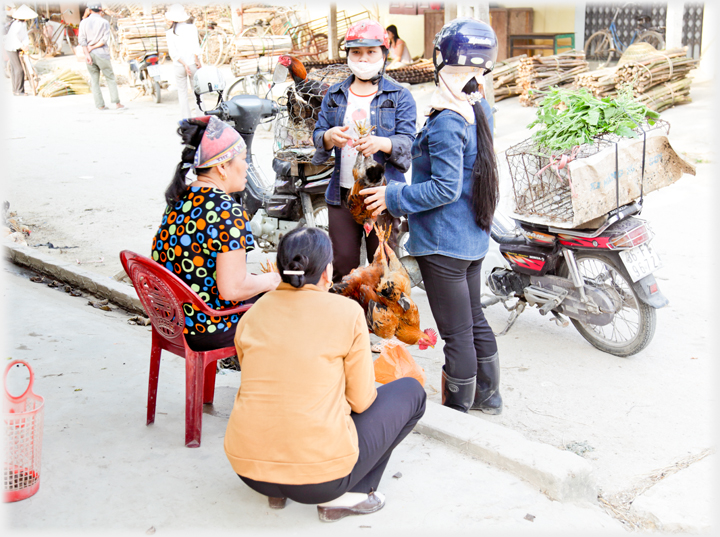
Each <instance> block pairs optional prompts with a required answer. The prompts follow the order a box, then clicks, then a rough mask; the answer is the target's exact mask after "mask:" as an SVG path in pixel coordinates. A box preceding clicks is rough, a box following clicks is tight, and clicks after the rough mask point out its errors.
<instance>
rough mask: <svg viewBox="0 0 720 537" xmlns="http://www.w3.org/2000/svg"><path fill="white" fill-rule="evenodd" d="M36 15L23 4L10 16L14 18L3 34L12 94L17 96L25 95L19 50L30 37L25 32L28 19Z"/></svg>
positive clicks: (28, 42) (25, 47) (25, 46)
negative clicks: (8, 62)
mask: <svg viewBox="0 0 720 537" xmlns="http://www.w3.org/2000/svg"><path fill="white" fill-rule="evenodd" d="M37 16H38V14H37V13H35V11H33V10H32V9H30V8H29V7H27V6H26V5H25V4H23V5H22V6H20V7H19V8H17V9H16V10H15V11H14V12H13V14H12V17H13V19H15V20H14V21H13V22H12V24H11V25H10V28H8V31H7V34H6V35H5V42H4V46H5V52H7V55H8V59H9V60H10V72H11V78H12V87H13V95H17V96H18V97H22V96H26V95H27V93H25V72H24V71H23V68H22V63H20V61H21V60H20V51H21V50H23V49H27V47H28V45H29V44H30V39H29V38H28V33H27V23H26V22H25V21H26V20H28V19H34V18H36V17H37Z"/></svg>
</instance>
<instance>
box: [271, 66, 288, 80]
mask: <svg viewBox="0 0 720 537" xmlns="http://www.w3.org/2000/svg"><path fill="white" fill-rule="evenodd" d="M287 77H288V68H287V67H285V66H284V65H283V64H281V63H278V64H277V65H276V66H275V70H274V71H273V77H272V81H273V84H280V83H281V82H285V81H286V80H287Z"/></svg>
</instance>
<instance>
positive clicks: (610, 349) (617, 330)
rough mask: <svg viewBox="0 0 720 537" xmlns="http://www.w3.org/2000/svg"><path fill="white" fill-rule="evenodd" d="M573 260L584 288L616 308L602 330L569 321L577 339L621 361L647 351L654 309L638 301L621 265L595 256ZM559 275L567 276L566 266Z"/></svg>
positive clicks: (586, 254)
mask: <svg viewBox="0 0 720 537" xmlns="http://www.w3.org/2000/svg"><path fill="white" fill-rule="evenodd" d="M575 260H576V261H577V265H578V270H579V271H580V275H581V276H582V278H583V280H584V281H585V284H586V285H589V286H593V287H596V288H597V289H600V290H601V291H603V292H604V293H606V294H608V295H609V296H610V297H611V299H612V301H613V302H614V303H616V304H617V305H618V306H619V309H618V311H617V312H616V314H615V316H614V317H613V320H612V321H611V322H610V323H609V324H607V325H605V326H598V325H592V324H587V323H584V322H582V321H578V320H576V319H570V320H571V321H572V323H573V325H575V328H576V329H577V331H578V332H580V335H581V336H582V337H584V338H585V339H586V340H587V341H588V342H589V343H590V344H591V345H592V346H593V347H596V348H597V349H600V350H601V351H603V352H607V353H608V354H613V355H615V356H620V357H622V358H625V357H627V356H632V355H633V354H637V353H638V352H640V351H641V350H643V349H644V348H645V347H647V346H648V344H649V343H650V341H651V340H652V338H653V335H654V334H655V325H656V315H655V309H654V308H653V307H652V306H648V305H647V304H645V303H644V302H642V301H641V300H640V298H639V297H638V295H637V293H636V292H635V290H634V289H633V287H632V280H631V279H630V277H629V276H628V274H627V271H625V269H624V268H623V267H622V261H620V260H619V259H617V258H615V257H614V256H613V257H610V256H605V255H601V254H598V253H595V252H576V253H575ZM560 272H561V274H560V275H561V276H567V275H568V273H569V271H568V269H567V265H563V267H562V269H561V271H560Z"/></svg>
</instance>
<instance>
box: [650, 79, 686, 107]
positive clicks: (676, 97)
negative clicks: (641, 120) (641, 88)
mask: <svg viewBox="0 0 720 537" xmlns="http://www.w3.org/2000/svg"><path fill="white" fill-rule="evenodd" d="M691 83H692V79H691V78H688V77H682V78H679V79H677V80H671V81H669V82H662V83H660V84H658V85H656V86H653V87H652V88H651V89H650V90H648V91H646V92H645V93H641V94H640V95H639V96H637V97H636V99H637V100H638V101H639V102H641V103H643V104H644V105H645V106H647V107H648V108H651V109H652V110H655V111H656V112H662V111H663V110H665V109H666V108H670V107H672V106H675V105H677V104H684V103H689V102H692V99H691V98H690V84H691Z"/></svg>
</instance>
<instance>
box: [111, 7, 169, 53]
mask: <svg viewBox="0 0 720 537" xmlns="http://www.w3.org/2000/svg"><path fill="white" fill-rule="evenodd" d="M166 30H167V23H166V22H165V18H164V17H163V16H162V15H152V16H149V17H127V18H124V19H119V20H118V38H119V40H120V46H121V52H122V55H123V57H125V58H126V59H128V60H131V59H135V58H140V57H142V56H143V54H145V53H146V52H150V51H157V52H158V53H160V54H163V53H164V54H167V52H168V46H167V39H166V38H165V32H166Z"/></svg>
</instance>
